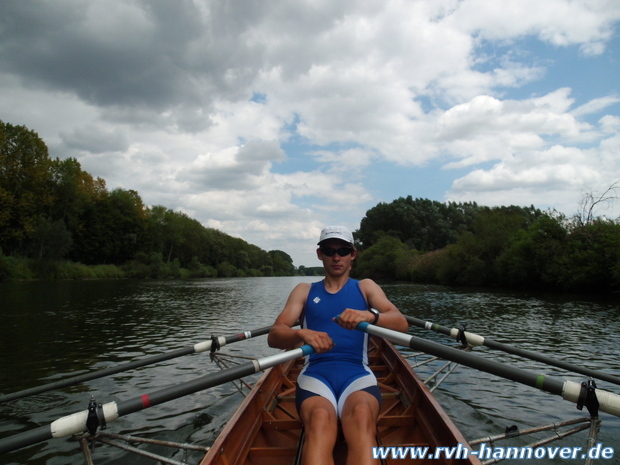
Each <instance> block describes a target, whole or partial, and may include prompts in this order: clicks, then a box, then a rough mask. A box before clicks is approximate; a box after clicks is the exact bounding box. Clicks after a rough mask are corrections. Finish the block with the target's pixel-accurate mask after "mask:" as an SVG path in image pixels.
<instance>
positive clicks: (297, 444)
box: [200, 336, 480, 465]
mask: <svg viewBox="0 0 620 465" xmlns="http://www.w3.org/2000/svg"><path fill="white" fill-rule="evenodd" d="M368 360H369V366H370V368H371V369H372V370H373V372H374V373H375V376H376V377H377V380H378V382H379V387H380V389H381V396H382V402H381V411H380V413H379V419H378V423H377V443H378V445H379V446H380V447H388V448H389V447H401V448H403V449H401V451H405V450H407V451H410V449H404V448H421V449H418V450H424V448H426V447H428V452H427V456H426V457H427V458H426V459H420V458H417V459H413V458H411V455H410V454H408V455H407V454H405V455H406V456H405V458H397V457H392V456H391V455H390V454H388V457H386V458H385V459H384V460H383V461H382V463H383V464H385V465H389V464H399V465H404V464H412V463H414V462H415V464H416V465H423V464H428V465H430V464H432V465H480V461H479V460H478V458H477V457H476V456H471V455H468V456H467V457H463V456H464V455H465V454H460V457H459V456H457V455H452V457H451V458H447V457H446V456H445V454H441V453H437V454H436V453H435V448H436V447H444V448H450V447H458V444H461V447H462V448H467V449H469V450H471V448H470V447H469V445H468V444H467V442H466V440H465V438H464V437H463V435H462V434H461V433H460V431H459V430H458V429H457V427H456V426H455V425H454V423H453V422H452V420H451V419H450V417H449V416H448V415H447V414H446V412H445V411H444V410H443V408H442V407H441V406H440V405H439V403H438V402H437V400H436V399H435V398H434V397H433V395H432V394H431V393H430V391H429V390H428V389H427V388H426V386H425V385H424V384H423V383H422V381H421V380H420V378H419V377H418V376H417V375H416V374H415V373H414V371H413V370H412V369H411V367H410V365H409V364H408V363H407V361H406V360H405V359H404V358H403V357H402V356H401V355H400V353H399V352H398V350H396V349H395V348H394V346H393V345H392V344H391V343H390V342H388V341H386V340H385V339H383V338H378V337H376V336H373V337H371V338H370V343H369V351H368ZM302 366H303V359H301V358H298V359H295V360H291V361H289V362H286V363H283V364H281V365H277V366H275V367H273V368H270V369H269V370H267V371H266V372H265V373H264V375H263V376H262V377H261V378H260V379H259V380H258V381H257V383H256V385H255V386H254V388H253V389H252V391H251V392H250V394H249V395H248V397H246V399H245V400H244V402H243V403H242V404H241V406H240V407H239V408H238V409H237V411H236V412H235V414H234V415H233V417H232V418H231V419H230V421H229V422H228V424H227V425H226V426H225V427H224V429H223V430H222V432H221V434H220V435H219V437H218V438H217V439H216V441H215V442H214V444H213V446H212V447H211V449H210V450H209V452H208V453H207V454H206V456H205V457H204V459H203V460H202V462H201V463H200V465H261V464H266V465H267V464H268V465H292V464H295V463H298V460H299V457H300V456H301V448H302V447H303V446H302V444H303V439H302V438H303V428H302V424H301V422H300V420H299V416H298V414H297V411H296V409H295V382H296V379H297V376H298V375H299V372H300V371H301V368H302ZM390 450H391V449H390ZM444 450H445V449H444ZM368 453H369V454H372V451H371V448H370V447H369V451H368ZM431 455H433V456H434V457H433V458H430V457H431ZM345 460H346V443H345V442H344V439H343V437H342V434H341V433H340V434H339V439H338V442H337V444H336V447H335V449H334V462H335V463H336V464H343V463H344V462H345Z"/></svg>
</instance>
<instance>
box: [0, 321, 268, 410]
mask: <svg viewBox="0 0 620 465" xmlns="http://www.w3.org/2000/svg"><path fill="white" fill-rule="evenodd" d="M270 329H271V326H265V327H264V328H258V329H253V330H251V331H245V332H243V333H238V334H233V335H231V336H219V337H217V338H212V339H211V340H208V341H204V342H199V343H197V344H194V345H193V346H189V347H184V348H181V349H176V350H173V351H171V352H166V353H163V354H159V355H153V356H151V357H146V358H143V359H140V360H135V361H133V362H129V363H126V364H124V365H119V366H116V367H110V368H104V369H103V370H99V371H94V372H92V373H85V374H83V375H78V376H74V377H71V378H65V379H62V380H59V381H55V382H53V383H49V384H44V385H42V386H37V387H33V388H30V389H24V390H23V391H18V392H13V393H11V394H6V395H3V396H0V404H1V403H3V402H9V401H11V400H15V399H21V398H23V397H28V396H32V395H35V394H41V393H42V392H47V391H51V390H53V389H59V388H63V387H67V386H73V385H75V384H79V383H83V382H85V381H90V380H92V379H98V378H103V377H104V376H110V375H113V374H116V373H120V372H123V371H129V370H133V369H135V368H139V367H143V366H146V365H151V364H153V363H159V362H163V361H165V360H171V359H173V358H177V357H181V356H183V355H190V354H195V353H199V352H205V351H207V350H211V347H213V343H214V342H215V344H216V346H217V348H219V347H224V346H225V345H226V344H231V343H233V342H238V341H243V340H245V339H249V338H252V337H256V336H261V335H263V334H267V333H268V332H269V330H270Z"/></svg>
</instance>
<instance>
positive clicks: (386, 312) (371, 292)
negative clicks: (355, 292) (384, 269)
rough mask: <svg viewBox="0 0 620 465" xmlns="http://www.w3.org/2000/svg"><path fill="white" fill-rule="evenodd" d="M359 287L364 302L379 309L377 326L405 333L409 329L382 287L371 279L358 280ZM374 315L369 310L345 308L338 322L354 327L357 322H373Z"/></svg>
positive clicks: (347, 326)
mask: <svg viewBox="0 0 620 465" xmlns="http://www.w3.org/2000/svg"><path fill="white" fill-rule="evenodd" d="M360 289H361V290H362V293H363V294H364V297H365V298H366V302H368V305H370V307H371V308H374V309H376V310H378V311H379V314H380V315H379V320H378V321H377V325H378V326H382V327H384V328H388V329H393V330H394V331H400V332H403V333H406V332H407V331H408V330H409V324H408V323H407V320H406V319H405V317H404V316H403V315H402V313H400V310H398V308H397V307H396V305H394V304H393V303H392V302H390V300H389V299H388V298H387V296H386V295H385V292H383V289H381V287H380V286H379V285H378V284H377V283H375V282H374V281H373V280H371V279H364V280H362V281H360ZM374 319H375V317H374V315H373V314H372V313H370V312H360V311H355V310H352V309H346V310H345V311H344V312H342V314H341V315H340V317H339V319H338V323H339V324H340V325H341V326H343V327H345V328H347V329H355V327H356V326H357V325H358V323H360V322H362V321H366V322H368V323H373V322H374Z"/></svg>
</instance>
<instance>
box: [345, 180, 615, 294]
mask: <svg viewBox="0 0 620 465" xmlns="http://www.w3.org/2000/svg"><path fill="white" fill-rule="evenodd" d="M618 184H619V183H618V182H616V183H615V184H613V185H612V186H611V187H610V188H609V189H608V190H607V191H606V194H607V195H606V196H605V197H602V196H599V197H595V196H593V195H592V194H588V195H586V197H585V198H584V205H582V208H581V212H580V213H579V214H576V215H575V216H574V217H572V218H567V217H565V216H564V215H561V214H558V213H557V212H549V211H548V212H543V211H541V210H539V209H537V208H534V207H533V206H531V207H517V206H510V207H484V206H478V205H477V204H476V203H454V202H448V203H441V202H436V201H431V200H428V199H413V198H412V197H411V196H409V197H407V198H399V199H397V200H394V201H393V202H391V203H389V204H388V203H380V204H378V205H377V206H375V207H373V208H371V209H370V210H368V212H367V213H366V216H365V217H364V218H363V219H362V221H361V224H360V229H359V230H358V231H356V232H355V237H356V240H358V241H359V243H358V247H359V249H360V255H359V258H358V260H357V263H356V266H355V268H354V272H353V274H354V275H355V276H356V277H374V278H376V279H386V280H403V281H411V282H419V283H435V284H443V285H457V286H499V287H507V288H519V289H541V290H555V291H570V292H602V293H609V292H618V291H620V223H619V222H618V220H617V219H616V220H610V219H606V218H601V217H595V216H594V215H593V208H592V207H594V206H595V205H596V204H597V203H600V202H603V201H612V200H617V196H616V195H615V192H616V189H617V187H618Z"/></svg>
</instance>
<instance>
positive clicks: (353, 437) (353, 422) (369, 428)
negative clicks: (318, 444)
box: [341, 391, 379, 465]
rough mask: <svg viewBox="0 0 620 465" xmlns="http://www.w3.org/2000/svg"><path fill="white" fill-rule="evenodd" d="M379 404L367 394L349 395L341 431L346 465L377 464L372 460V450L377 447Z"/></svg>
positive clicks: (377, 461)
mask: <svg viewBox="0 0 620 465" xmlns="http://www.w3.org/2000/svg"><path fill="white" fill-rule="evenodd" d="M378 417H379V402H378V401H377V399H376V398H375V397H374V396H373V395H372V394H369V393H368V392H365V391H357V392H354V393H353V394H351V395H350V396H349V397H348V398H347V401H346V403H345V404H344V408H343V410H342V418H341V420H342V431H343V433H344V437H345V439H346V441H347V448H348V454H347V465H366V464H373V463H379V460H373V459H372V448H373V447H376V446H377V438H376V436H377V418H378Z"/></svg>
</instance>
